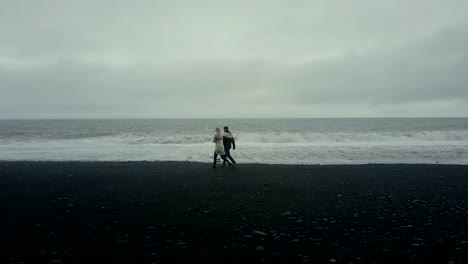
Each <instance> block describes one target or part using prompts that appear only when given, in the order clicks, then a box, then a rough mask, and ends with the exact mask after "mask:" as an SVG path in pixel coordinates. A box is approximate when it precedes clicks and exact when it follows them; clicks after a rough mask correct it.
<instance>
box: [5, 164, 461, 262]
mask: <svg viewBox="0 0 468 264" xmlns="http://www.w3.org/2000/svg"><path fill="white" fill-rule="evenodd" d="M210 167H211V166H210V163H199V162H178V161H160V162H152V161H146V162H145V161H140V162H135V161H124V162H121V161H119V162H109V161H95V162H86V161H56V162H50V161H0V207H1V208H2V210H1V211H0V243H1V244H0V246H1V248H2V249H3V250H2V251H1V253H0V262H1V263H18V262H24V263H86V262H91V261H94V262H96V261H97V262H106V263H111V262H112V263H174V262H184V261H185V262H187V261H191V262H193V261H203V262H205V263H246V262H248V263H252V262H254V263H317V262H318V263H331V262H336V263H351V262H352V263H372V262H378V263H395V262H398V261H400V262H411V263H427V262H438V263H448V262H450V261H452V262H453V263H465V262H467V260H468V255H467V254H468V233H467V232H466V230H468V196H467V195H466V194H467V193H468V166H467V165H444V164H366V165H355V164H342V165H328V164H325V165H281V164H241V165H240V166H239V167H238V168H235V169H221V168H218V169H216V170H211V168H210ZM51 261H52V262H51ZM53 261H55V262H53ZM59 261H60V262H59Z"/></svg>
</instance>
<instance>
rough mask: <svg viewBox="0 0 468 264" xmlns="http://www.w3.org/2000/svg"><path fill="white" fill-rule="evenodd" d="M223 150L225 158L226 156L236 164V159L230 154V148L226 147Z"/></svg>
mask: <svg viewBox="0 0 468 264" xmlns="http://www.w3.org/2000/svg"><path fill="white" fill-rule="evenodd" d="M225 152H226V158H228V159H229V160H230V161H231V162H232V163H233V164H236V160H235V159H234V158H233V157H232V156H231V149H227V150H226V151H225Z"/></svg>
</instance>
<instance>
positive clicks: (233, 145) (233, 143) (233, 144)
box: [232, 136, 236, 149]
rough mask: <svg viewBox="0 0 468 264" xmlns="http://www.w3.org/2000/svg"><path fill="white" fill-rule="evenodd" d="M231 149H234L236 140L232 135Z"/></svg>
mask: <svg viewBox="0 0 468 264" xmlns="http://www.w3.org/2000/svg"><path fill="white" fill-rule="evenodd" d="M232 149H236V141H235V140H234V136H232Z"/></svg>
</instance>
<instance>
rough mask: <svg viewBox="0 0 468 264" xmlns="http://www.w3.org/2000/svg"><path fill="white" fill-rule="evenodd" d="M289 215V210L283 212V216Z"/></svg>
mask: <svg viewBox="0 0 468 264" xmlns="http://www.w3.org/2000/svg"><path fill="white" fill-rule="evenodd" d="M290 215H291V212H290V211H287V212H285V213H284V214H283V216H290Z"/></svg>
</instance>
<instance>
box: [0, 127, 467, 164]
mask: <svg viewBox="0 0 468 264" xmlns="http://www.w3.org/2000/svg"><path fill="white" fill-rule="evenodd" d="M261 121H262V122H267V121H264V120H261ZM442 121H443V122H442ZM442 121H439V122H440V124H439V123H435V125H433V123H434V122H429V121H426V120H422V121H420V122H426V123H427V124H425V126H424V128H419V127H415V128H414V129H413V130H411V129H409V128H408V126H411V123H410V122H408V121H407V120H403V121H401V122H396V125H393V127H389V128H387V127H385V126H384V127H383V128H382V127H381V125H380V124H379V125H375V126H373V127H372V126H370V124H373V123H375V121H372V122H371V121H367V120H364V121H360V122H361V123H359V122H354V121H353V122H351V123H350V122H348V123H346V122H344V123H343V121H336V123H333V122H335V121H333V122H331V121H326V122H328V123H326V124H325V125H324V124H321V126H319V128H320V129H306V127H304V129H300V130H301V131H304V132H291V131H287V130H285V129H282V128H281V127H283V126H285V124H279V125H278V127H277V126H276V121H275V122H273V121H271V122H270V123H269V124H267V125H269V126H270V127H271V128H272V129H271V130H270V131H262V132H252V131H256V130H257V131H260V130H261V129H263V128H264V127H263V126H264V125H265V124H263V123H260V122H259V124H258V125H257V127H258V128H259V129H255V127H253V129H252V126H253V125H252V124H251V123H248V128H249V129H250V130H242V129H238V132H237V133H234V134H235V136H236V143H237V146H238V147H237V150H235V151H233V155H234V157H235V158H237V159H238V161H239V162H243V163H245V162H259V163H285V164H316V163H320V164H337V163H351V164H357V163H436V162H439V163H450V164H468V130H466V128H464V125H463V124H462V125H459V124H460V121H459V120H456V122H455V121H453V122H452V121H450V122H451V123H450V122H449V125H451V126H453V127H454V128H456V129H451V130H448V129H447V127H446V126H447V125H446V124H445V123H446V122H447V121H446V120H442ZM57 122H58V121H57ZM83 122H84V121H83ZM88 122H89V121H88ZM109 122H110V121H109ZM132 122H137V121H132ZM146 122H148V121H138V122H137V123H131V124H128V125H126V126H124V127H121V128H119V129H115V128H114V125H115V124H114V123H112V124H107V125H106V126H103V127H104V128H106V129H102V131H101V130H99V131H94V130H93V128H94V127H96V126H98V125H102V124H101V122H98V123H97V124H95V125H94V124H93V126H89V127H85V128H86V129H83V128H81V130H80V131H75V130H76V126H77V124H75V123H73V125H70V124H68V126H70V127H66V126H65V127H61V126H58V124H62V123H58V124H56V123H53V125H55V126H54V127H53V129H52V128H49V126H43V127H40V128H35V127H34V126H32V125H30V124H28V128H29V127H31V126H32V127H33V128H34V129H36V130H37V131H36V130H34V131H33V132H34V133H31V131H29V130H21V129H18V128H17V127H21V126H19V125H16V124H14V125H16V126H14V125H10V127H11V128H10V129H11V131H1V129H0V136H1V135H3V136H1V137H0V160H184V161H200V162H210V161H211V159H212V152H213V144H212V143H211V140H212V135H211V133H210V130H204V129H198V128H197V129H191V130H190V131H188V132H186V131H185V130H187V129H185V130H182V132H181V130H180V129H179V126H180V124H179V121H178V122H176V121H173V123H174V124H172V123H170V124H167V122H166V121H164V122H166V123H164V122H163V121H158V122H162V123H163V124H164V125H165V127H166V128H164V129H161V128H159V127H150V129H145V128H138V129H134V126H136V125H140V126H141V125H142V124H146ZM193 122H195V121H193ZM203 122H208V121H203ZM203 122H201V121H200V122H198V123H196V122H195V123H196V125H197V126H200V123H201V124H203ZM237 122H238V124H237V126H238V127H241V126H242V125H243V124H245V121H237ZM284 122H285V123H286V124H287V125H289V122H292V121H289V120H288V121H284ZM316 122H318V121H316ZM324 122H325V121H324ZM330 122H331V123H332V124H334V127H333V126H329V123H330ZM340 122H341V123H340ZM366 122H367V123H366ZM444 122H445V123H444ZM463 122H464V120H462V122H461V123H463ZM303 123H304V122H298V123H297V124H298V125H301V124H303ZM342 123H343V126H344V127H343V128H341V126H342ZM355 123H357V124H355ZM387 123H388V122H385V123H384V125H388V124H387ZM135 124H136V125H135ZM157 124H159V123H157ZM293 124H294V125H295V124H296V123H293ZM36 126H39V125H36ZM83 126H84V125H83ZM360 126H362V127H363V128H362V127H360ZM56 127H58V128H56ZM109 127H110V128H112V129H108V128H109ZM336 127H338V128H339V129H337V128H336ZM367 127H370V128H369V129H367ZM426 127H433V129H430V130H429V129H427V128H426ZM78 128H80V127H79V126H78ZM410 128H411V127H410ZM434 128H439V129H434ZM441 128H443V129H441ZM263 130H264V129H263ZM18 131H19V132H18ZM57 131H58V132H57ZM39 132H40V133H39ZM87 135H88V136H87Z"/></svg>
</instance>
